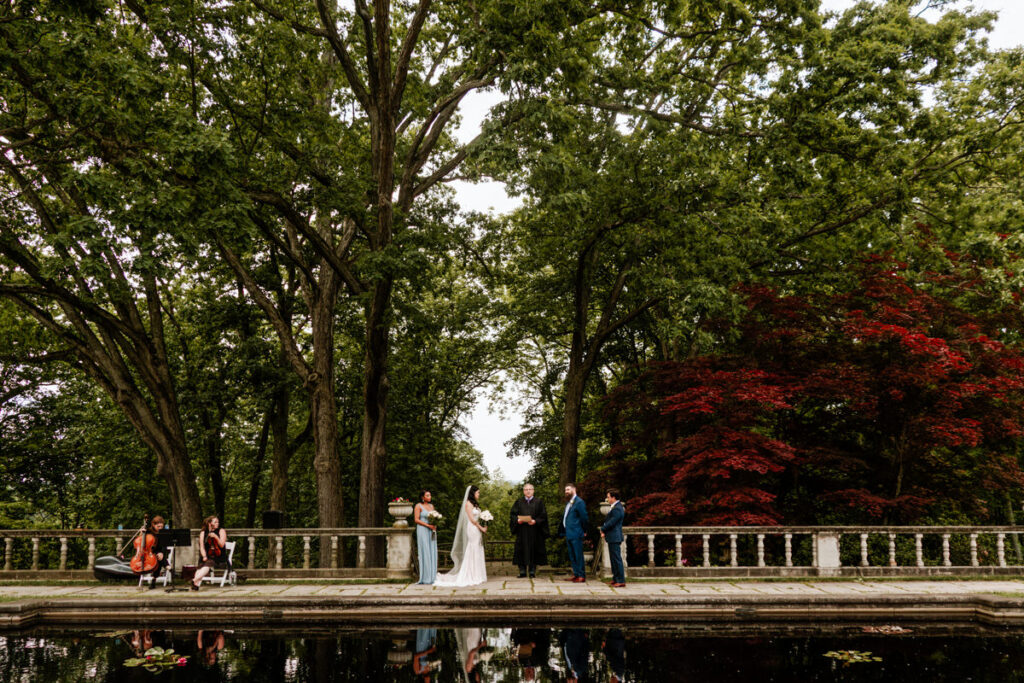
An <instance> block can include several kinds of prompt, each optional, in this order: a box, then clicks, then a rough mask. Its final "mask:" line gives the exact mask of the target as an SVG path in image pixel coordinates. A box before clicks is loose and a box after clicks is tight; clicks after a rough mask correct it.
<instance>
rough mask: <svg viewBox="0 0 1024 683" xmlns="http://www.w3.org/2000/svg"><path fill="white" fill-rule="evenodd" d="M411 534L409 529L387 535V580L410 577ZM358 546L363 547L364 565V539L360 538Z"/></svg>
mask: <svg viewBox="0 0 1024 683" xmlns="http://www.w3.org/2000/svg"><path fill="white" fill-rule="evenodd" d="M412 533H413V532H412V530H411V529H410V530H408V531H405V532H393V533H390V534H388V566H387V576H388V578H392V579H401V578H406V577H409V576H411V575H412ZM360 545H361V546H364V550H363V553H364V554H363V558H364V563H365V538H364V537H362V536H361V537H360Z"/></svg>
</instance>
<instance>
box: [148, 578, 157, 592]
mask: <svg viewBox="0 0 1024 683" xmlns="http://www.w3.org/2000/svg"><path fill="white" fill-rule="evenodd" d="M154 588H156V579H153V580H152V581H150V582H149V590H153V589H154Z"/></svg>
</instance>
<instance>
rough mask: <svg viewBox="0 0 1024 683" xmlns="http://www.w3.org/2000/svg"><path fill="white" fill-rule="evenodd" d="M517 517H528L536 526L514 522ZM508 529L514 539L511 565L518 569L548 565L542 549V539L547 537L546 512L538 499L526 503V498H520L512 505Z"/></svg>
mask: <svg viewBox="0 0 1024 683" xmlns="http://www.w3.org/2000/svg"><path fill="white" fill-rule="evenodd" d="M519 515H530V516H531V517H533V520H534V521H535V522H536V524H534V525H533V526H530V525H529V524H519V523H518V522H517V521H516V519H517V518H518V517H519ZM509 529H510V530H511V532H512V537H513V538H515V539H516V549H515V552H514V553H513V554H512V564H514V565H516V566H519V567H536V566H538V565H541V564H547V563H548V553H547V548H545V547H544V539H546V538H547V537H548V511H547V508H545V507H544V502H543V501H542V500H541V499H540V498H537V497H536V496H534V497H533V500H531V501H530V502H529V503H527V502H526V498H520V499H519V500H517V501H516V502H515V503H513V504H512V512H511V514H510V516H509Z"/></svg>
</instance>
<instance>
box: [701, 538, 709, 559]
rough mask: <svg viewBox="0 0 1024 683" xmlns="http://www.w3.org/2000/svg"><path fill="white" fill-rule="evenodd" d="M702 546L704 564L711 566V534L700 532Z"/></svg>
mask: <svg viewBox="0 0 1024 683" xmlns="http://www.w3.org/2000/svg"><path fill="white" fill-rule="evenodd" d="M701 538H702V541H703V546H704V566H705V567H710V566H711V534H701Z"/></svg>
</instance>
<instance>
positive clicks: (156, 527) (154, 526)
mask: <svg viewBox="0 0 1024 683" xmlns="http://www.w3.org/2000/svg"><path fill="white" fill-rule="evenodd" d="M165 526H167V523H166V522H165V521H164V518H163V517H161V516H160V515H157V516H156V517H154V518H153V520H152V521H151V522H150V523H149V532H150V533H151V534H152V535H153V538H154V539H155V541H156V542H155V543H154V544H153V555H154V556H155V557H156V567H154V568H153V571H152V572H151V573H152V574H153V580H152V581H150V582H149V587H150V588H155V587H156V577H158V576H160V572H161V571H162V570H163V568H164V567H166V566H167V547H166V546H164V545H163V540H162V539H161V537H160V532H161V531H163V528H164V527H165Z"/></svg>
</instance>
